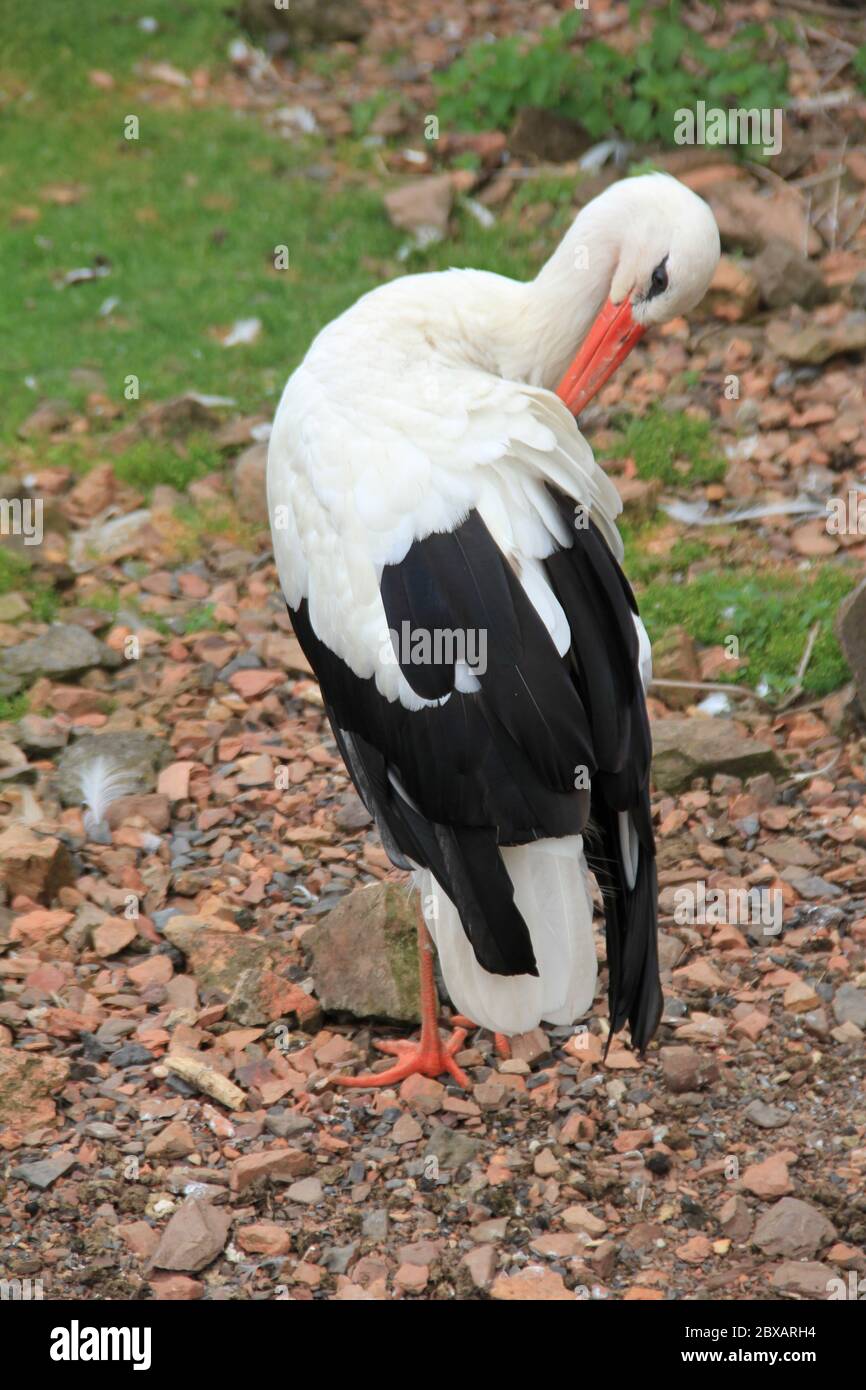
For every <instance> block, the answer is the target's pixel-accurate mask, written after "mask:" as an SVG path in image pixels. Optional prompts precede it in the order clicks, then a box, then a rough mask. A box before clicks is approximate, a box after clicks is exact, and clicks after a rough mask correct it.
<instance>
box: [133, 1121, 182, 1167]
mask: <svg viewBox="0 0 866 1390" xmlns="http://www.w3.org/2000/svg"><path fill="white" fill-rule="evenodd" d="M144 1152H145V1154H146V1155H147V1157H148V1158H186V1157H187V1155H188V1154H191V1153H195V1138H194V1137H193V1132H192V1130H191V1129H190V1127H189V1125H188V1124H186V1123H185V1122H184V1121H183V1120H173V1121H172V1122H171V1124H168V1125H166V1127H165V1129H163V1130H161V1131H160V1133H159V1134H157V1135H155V1136H154V1138H153V1139H151V1140H149V1141H148V1143H147V1145H146V1146H145V1150H144Z"/></svg>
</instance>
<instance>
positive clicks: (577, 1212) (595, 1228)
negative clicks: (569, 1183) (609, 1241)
mask: <svg viewBox="0 0 866 1390" xmlns="http://www.w3.org/2000/svg"><path fill="white" fill-rule="evenodd" d="M562 1224H563V1225H564V1226H565V1229H566V1230H567V1231H583V1232H585V1234H586V1235H588V1236H592V1237H593V1239H594V1240H597V1239H598V1237H599V1236H603V1235H604V1233H605V1231H606V1230H607V1223H606V1222H605V1221H602V1220H601V1219H600V1218H599V1217H598V1216H593V1214H592V1212H591V1211H589V1210H588V1208H587V1207H584V1206H581V1205H580V1203H576V1204H575V1205H574V1206H571V1207H566V1209H565V1211H564V1212H563V1213H562Z"/></svg>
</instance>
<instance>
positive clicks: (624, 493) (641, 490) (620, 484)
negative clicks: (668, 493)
mask: <svg viewBox="0 0 866 1390" xmlns="http://www.w3.org/2000/svg"><path fill="white" fill-rule="evenodd" d="M613 482H614V486H615V487H616V490H617V492H618V493H619V500H620V501H621V502H622V505H623V511H624V512H625V514H626V517H627V518H628V520H629V521H640V522H643V521H651V520H652V518H653V516H654V515H655V512H656V508H657V507H658V503H659V498H660V497H661V493H662V485H661V479H660V478H624V477H618V478H614V480H613Z"/></svg>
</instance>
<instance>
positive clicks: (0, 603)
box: [0, 494, 30, 623]
mask: <svg viewBox="0 0 866 1390" xmlns="http://www.w3.org/2000/svg"><path fill="white" fill-rule="evenodd" d="M4 495H5V494H4ZM29 612H30V604H29V603H28V602H27V600H26V598H25V597H24V595H23V594H0V623H15V622H17V621H18V619H19V618H23V617H24V615H25V613H29Z"/></svg>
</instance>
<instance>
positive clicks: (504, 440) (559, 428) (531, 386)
mask: <svg viewBox="0 0 866 1390" xmlns="http://www.w3.org/2000/svg"><path fill="white" fill-rule="evenodd" d="M717 258H718V233H717V230H716V227H715V223H714V221H713V218H712V214H711V213H710V212H709V209H708V208H707V207H706V205H705V204H704V203H703V202H702V201H701V200H700V199H698V198H697V197H695V195H694V194H692V193H691V192H689V190H687V189H685V188H684V187H683V186H682V185H680V184H677V183H676V182H675V181H674V180H672V179H669V178H667V177H666V176H663V175H651V176H644V177H642V178H635V179H629V180H624V181H623V182H622V183H620V184H617V185H615V186H614V187H613V188H611V189H609V190H608V191H607V192H606V193H605V194H603V195H602V196H601V197H600V198H598V199H596V200H595V202H593V203H591V204H589V205H588V206H587V207H586V208H585V209H584V210H583V211H582V212H581V213H580V214H579V215H578V217H577V218H576V220H575V222H574V224H573V226H572V228H571V230H570V231H569V232H568V233H567V235H566V237H565V238H564V240H563V242H562V243H561V245H560V246H559V248H558V249H557V251H556V252H555V253H554V255H553V256H552V257H551V259H550V261H548V263H547V265H546V266H545V267H543V269H542V270H541V271H540V273H539V275H538V276H537V277H536V279H535V280H534V281H532V282H530V283H528V284H522V283H518V282H515V281H511V280H508V279H505V278H504V277H501V276H496V275H492V274H489V273H487V272H479V271H471V270H451V271H446V272H442V273H436V274H426V275H417V276H409V277H406V278H403V279H398V280H395V281H392V282H391V283H389V284H385V285H382V286H380V287H379V288H378V289H376V290H374V291H372V292H371V293H370V294H367V295H365V296H364V297H363V298H362V299H361V300H359V301H358V303H356V304H355V305H354V306H353V307H352V308H351V309H349V310H348V311H347V312H346V313H344V314H343V315H341V316H340V317H339V318H338V319H336V320H335V321H334V322H333V323H331V324H329V325H328V326H327V327H326V328H325V329H323V330H322V332H321V333H319V335H318V336H317V337H316V339H315V341H314V342H313V344H312V346H311V348H310V350H309V352H308V353H307V355H306V357H305V359H304V361H303V362H302V363H301V365H300V366H299V367H298V368H297V370H296V371H295V372H294V373H293V375H292V376H291V377H290V378H289V381H288V383H287V385H286V388H285V390H284V392H283V396H282V399H281V401H280V404H279V408H278V410H277V414H276V418H275V421H274V428H273V431H272V434H271V439H270V446H269V459H268V503H269V509H270V515H271V525H272V534H273V542H274V553H275V558H276V564H277V569H278V572H279V577H280V581H281V584H282V588H283V591H284V593H285V596H286V599H287V602H288V604H289V607H290V608H291V609H292V610H296V609H298V607H299V605H301V604H302V603H304V601H306V612H307V618H308V620H309V624H310V627H311V631H312V634H314V636H315V638H316V639H317V641H320V642H321V643H323V644H324V647H325V648H326V649H327V650H328V651H329V652H330V653H332V654H334V655H335V656H336V657H338V658H339V659H340V660H341V661H342V662H344V663H345V664H346V666H347V667H348V668H349V670H350V672H351V673H353V674H354V677H357V678H359V680H361V681H372V682H374V683H375V687H376V689H377V690H378V692H379V694H380V695H381V696H382V697H383V698H384V699H385V700H386V701H388V702H389V703H390V704H392V705H393V704H394V702H399V704H400V705H401V706H402V707H403V708H405V709H407V710H410V711H416V712H417V711H423V710H424V709H425V708H427V707H430V706H435V705H437V704H441V703H445V702H447V701H449V700H452V699H458V698H470V699H471V698H472V696H471V695H468V696H464V695H461V694H460V692H461V691H464V692H465V691H472V690H473V684H472V682H473V681H474V677H473V676H472V675H471V674H470V673H468V672H467V671H466V670H463V671H458V673H457V677H456V679H455V683H454V686H453V689H452V691H451V692H446V693H445V694H444V695H438V696H436V697H434V698H428V697H425V696H424V695H423V694H422V693H419V691H418V690H417V689H415V688H413V685H412V684H410V681H409V680H408V679H407V676H406V673H405V670H404V669H401V666H400V664H398V663H397V662H396V661H394V660H393V657H392V654H391V640H390V637H389V620H388V616H387V614H386V610H385V605H384V603H383V598H382V590H381V584H382V580H383V571H384V570H385V569H386V567H393V566H400V565H402V564H403V562H404V561H405V559H406V557H407V555H408V554H409V552H410V549H411V548H412V547H414V546H417V544H418V543H419V542H423V541H424V540H425V538H427V537H430V536H431V535H435V534H451V533H454V532H456V531H457V530H458V528H459V527H460V526H461V524H462V523H464V522H465V521H466V519H467V517H470V516H473V515H474V516H477V517H480V519H481V521H482V522H483V523H484V526H485V527H486V529H487V532H489V535H490V536H491V537H492V538H493V541H494V542H495V544H496V546H497V547H498V550H499V552H500V553H501V555H502V556H504V557H505V560H506V562H507V564H508V565H509V566H510V567H511V570H512V572H513V574H514V575H515V576H516V578H517V580H518V581H519V583H520V585H521V586H522V589H523V591H524V593H525V594H526V596H527V598H528V600H529V602H530V603H531V604H532V607H533V608H534V610H535V612H536V613H537V614H538V616H539V618H540V619H541V622H542V623H543V624H544V627H545V629H546V630H547V632H548V633H549V635H550V638H551V640H552V642H553V644H554V646H555V648H556V651H557V652H558V653H559V654H560V656H562V657H563V658H565V655H566V653H568V652H569V649H570V647H571V645H572V639H573V634H572V630H571V626H570V622H569V617H568V615H567V613H566V612H565V611H564V608H563V605H562V603H561V602H560V598H559V597H558V596H557V594H556V593H555V592H554V589H553V586H552V584H551V582H550V578H549V575H548V573H547V571H546V569H545V561H547V560H548V559H549V557H551V556H552V555H553V554H554V553H556V552H558V551H559V550H561V549H562V548H567V547H569V546H570V545H571V544H572V537H571V534H570V528H569V527H568V526H567V525H566V523H565V521H564V518H563V511H562V509H561V508H560V507H559V506H557V504H556V502H555V500H554V494H555V493H556V492H557V491H558V492H559V493H560V494H564V495H565V497H566V498H570V499H572V502H573V504H574V506H575V508H576V509H577V510H578V512H579V513H583V514H585V515H586V516H588V517H589V519H590V521H591V522H592V524H593V526H594V527H595V528H597V530H598V532H599V533H600V535H601V536H602V537H603V538H604V540H605V541H606V543H607V545H608V546H609V549H610V552H611V553H612V554H613V556H614V557H616V559H617V560H619V559H621V558H622V545H621V541H620V538H619V535H618V532H617V530H616V524H615V523H616V518H617V516H618V515H619V512H620V510H621V504H620V499H619V496H618V493H617V491H616V489H615V487H614V486H613V484H612V483H611V481H610V479H609V478H608V477H607V476H606V474H605V473H604V471H603V470H602V469H601V468H600V467H599V466H598V465H597V464H596V462H595V460H594V458H593V455H592V451H591V449H590V448H589V446H588V444H587V443H586V441H585V440H584V438H583V436H582V435H581V434H580V432H579V430H578V428H577V425H576V423H575V419H574V417H573V415H572V413H571V412H570V410H569V409H568V407H567V405H566V404H564V403H563V400H561V399H560V398H559V397H558V395H557V394H555V390H554V388H555V387H556V386H557V384H558V383H559V382H560V380H561V379H562V376H563V373H564V372H565V370H566V367H567V366H568V363H569V362H570V361H571V359H572V357H573V355H574V353H575V351H576V349H578V348H579V347H580V345H581V343H585V342H586V341H588V335H590V332H591V330H592V329H593V325H594V324H596V323H597V321H598V320H599V318H600V316H601V317H602V318H603V306H604V305H605V302H606V301H607V304H608V306H610V305H611V302H612V303H613V305H614V306H620V305H622V304H625V306H626V308H627V309H628V310H629V314H628V323H629V325H631V328H630V331H631V334H632V336H631V339H630V342H633V341H634V340H635V338H636V337H637V336H638V335H639V333H640V332H642V331H643V330H644V329H645V328H647V327H649V326H651V325H652V324H653V323H658V322H662V321H664V320H665V319H667V318H670V317H672V316H673V315H674V314H676V313H680V312H682V311H683V310H684V309H687V308H689V307H690V306H691V304H693V303H694V302H696V300H697V299H699V298H700V297H701V295H702V294H703V292H704V290H705V288H706V286H707V284H708V283H709V280H710V278H711V275H712V271H713V269H714V267H715V263H716V260H717ZM660 271H663V277H662V278H663V279H664V285H663V287H662V289H661V290H659V289H658V285H657V280H658V276H659V272H660ZM651 277H652V278H651ZM650 286H651V287H650ZM593 331H595V330H593ZM623 355H624V354H623ZM617 360H619V358H617ZM596 365H597V364H596ZM605 370H608V369H607V368H605ZM608 374H609V371H608ZM602 379H606V378H605V377H603V378H602ZM592 389H593V390H595V389H598V388H597V385H594V386H593V388H592ZM581 399H583V398H581ZM638 629H639V637H638V640H639V663H640V672H641V676H642V677H643V679H644V681H646V680H647V679H648V671H649V643H648V641H647V638H646V633H645V632H644V631H643V625H642V624H640V623H639V620H638ZM481 684H482V686H483V678H482V682H481ZM475 685H476V687H477V682H475ZM326 695H327V691H326ZM338 732H339V731H338ZM344 752H345V748H344ZM448 755H449V754H448V749H447V748H442V750H441V756H442V757H443V758H445V759H447V757H448ZM353 775H355V773H354V772H353ZM388 778H389V782H390V786H391V788H392V790H393V793H394V795H396V796H398V797H400V796H401V795H402V799H403V801H404V802H405V803H406V804H407V805H409V806H411V807H412V808H414V809H415V810H418V805H417V801H418V793H417V790H416V792H415V796H414V798H413V797H412V796H411V795H410V794H409V793H407V792H406V791H405V788H403V787H402V783H401V778H400V777H399V776H396V775H394V774H393V771H392V770H389V772H388ZM356 780H357V779H356ZM398 809H399V808H398ZM384 834H385V830H383V835H384ZM388 843H389V841H388V838H387V836H386V845H387V844H388ZM619 844H620V848H621V856H622V864H623V872H624V876H625V880H626V883H627V885H628V887H630V888H634V885H635V880H636V877H637V873H638V861H639V845H638V838H637V835H636V831H635V826H634V823H633V821H632V819H631V814H630V812H629V811H627V810H626V811H623V812H621V813H620V817H619ZM501 855H502V860H503V862H504V863H505V866H506V868H507V871H508V874H509V876H510V878H511V881H512V884H513V886H514V893H515V901H516V904H517V907H518V908H519V910H520V912H521V914H522V916H523V918H524V919H525V922H526V924H527V926H528V929H529V933H530V936H531V940H532V946H533V951H534V955H535V958H536V963H537V966H538V970H539V974H538V977H537V978H535V977H532V976H530V975H510V976H509V975H501V974H497V973H495V972H494V973H492V972H490V971H487V970H485V969H483V968H482V967H481V965H480V964H479V962H478V960H477V958H476V952H475V951H474V950H473V946H472V945H471V944H470V941H469V939H468V937H467V934H466V931H465V930H464V927H465V923H462V922H461V917H460V915H459V913H458V911H457V908H456V907H455V906H454V904H453V902H452V901H450V899H449V898H448V896H447V895H446V893H445V891H444V889H443V888H442V887H441V885H440V884H438V883H437V882H436V881H435V879H434V878H433V877H432V875H431V873H430V872H429V870H427V869H424V870H423V871H422V872H420V873H419V882H420V889H421V894H422V898H423V901H424V904H425V917H426V921H427V923H428V926H429V929H430V932H431V934H432V935H433V937H434V939H435V941H436V945H437V948H438V952H439V956H440V961H441V965H442V969H443V973H444V977H445V980H446V983H447V986H448V989H449V993H450V994H451V996H452V999H453V1000H454V1001H455V1002H456V1003H457V1004H458V1006H459V1007H460V1008H461V1009H462V1010H463V1011H464V1012H466V1013H468V1014H469V1015H470V1016H471V1017H473V1018H474V1019H475V1020H476V1021H477V1022H479V1023H483V1024H485V1025H486V1026H488V1027H490V1028H492V1029H494V1030H495V1031H497V1032H505V1033H514V1032H520V1031H524V1030H525V1029H527V1028H529V1027H531V1026H533V1025H534V1024H536V1023H538V1021H539V1020H540V1019H542V1018H543V1019H548V1020H552V1021H556V1022H568V1021H571V1020H572V1019H574V1018H576V1017H578V1016H579V1015H580V1014H582V1013H583V1012H585V1011H586V1009H588V1008H589V1007H590V1005H591V1003H592V998H593V991H594V986H595V972H596V964H595V951H594V948H593V941H592V926H591V923H592V907H591V900H590V896H589V892H588V887H587V878H586V863H585V859H584V848H583V841H582V837H581V835H579V834H577V835H574V834H571V835H562V836H559V837H557V838H550V837H548V838H544V837H543V836H542V837H541V839H540V840H539V841H537V842H536V843H532V844H523V845H519V844H518V845H511V846H505V847H503V848H502V850H501ZM653 930H654V928H653Z"/></svg>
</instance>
